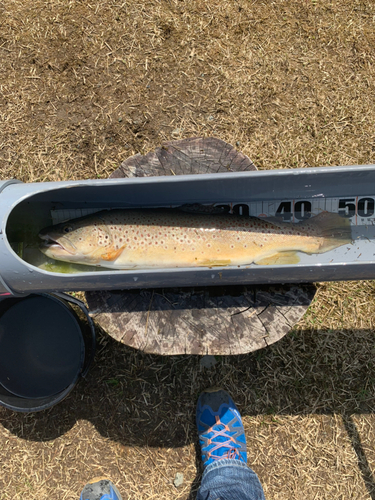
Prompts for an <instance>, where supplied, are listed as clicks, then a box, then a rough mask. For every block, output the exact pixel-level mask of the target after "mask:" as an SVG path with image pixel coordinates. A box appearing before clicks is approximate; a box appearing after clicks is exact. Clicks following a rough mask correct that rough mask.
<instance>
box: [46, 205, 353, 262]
mask: <svg viewBox="0 0 375 500" xmlns="http://www.w3.org/2000/svg"><path fill="white" fill-rule="evenodd" d="M39 236H40V238H41V239H42V240H43V242H42V244H41V246H40V249H41V251H42V252H43V253H44V254H46V255H47V256H48V257H52V258H53V259H56V260H62V261H66V262H71V263H76V264H86V265H90V266H103V267H106V268H112V269H148V268H174V267H213V266H229V265H231V266H242V265H248V264H251V263H255V264H259V265H270V264H295V263H297V262H299V257H298V255H297V254H296V252H304V253H306V254H315V253H324V252H327V251H329V250H332V249H334V248H336V247H339V246H341V245H344V244H347V243H350V242H351V230H350V222H349V220H348V219H344V218H342V217H341V216H339V215H337V214H333V213H329V212H322V213H321V214H319V215H317V216H315V217H312V218H310V219H308V220H306V221H303V222H299V223H296V224H294V223H284V222H279V221H278V220H276V219H272V220H271V219H260V218H257V217H245V216H237V215H223V214H220V215H204V214H196V213H185V212H183V211H180V210H177V209H155V210H150V209H141V210H133V209H124V210H122V209H115V210H106V211H101V212H97V213H95V214H92V215H88V216H85V217H80V218H78V219H72V220H70V221H68V222H65V223H61V224H57V225H54V226H50V227H47V228H45V229H43V230H42V231H41V232H40V234H39Z"/></svg>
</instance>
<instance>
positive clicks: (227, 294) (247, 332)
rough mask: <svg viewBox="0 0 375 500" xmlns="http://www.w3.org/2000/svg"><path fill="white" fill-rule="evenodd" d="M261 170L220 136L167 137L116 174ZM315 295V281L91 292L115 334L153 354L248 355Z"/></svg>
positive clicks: (95, 313) (95, 310)
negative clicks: (167, 138)
mask: <svg viewBox="0 0 375 500" xmlns="http://www.w3.org/2000/svg"><path fill="white" fill-rule="evenodd" d="M247 170H256V167H255V165H254V164H253V163H252V162H251V160H250V159H249V158H248V157H247V156H245V155H244V154H242V153H240V152H238V151H236V150H235V149H234V147H233V146H231V145H230V144H227V143H225V142H224V141H221V140H219V139H215V138H192V139H183V140H180V141H171V142H167V143H165V144H164V145H163V146H162V147H161V148H157V149H156V150H155V152H151V153H148V154H147V155H145V156H142V155H140V154H137V155H135V156H132V157H130V158H128V159H127V160H125V161H124V162H123V163H122V164H121V166H120V167H119V168H118V169H117V170H116V171H115V172H113V174H112V175H111V178H123V177H144V176H158V175H182V174H202V173H220V172H239V171H247ZM314 295H315V287H314V286H313V285H311V284H303V285H302V284H300V285H290V284H288V285H280V286H275V285H272V286H271V285H270V286H267V285H255V286H242V285H241V286H226V287H195V288H173V289H147V290H120V291H96V292H86V299H87V303H88V305H89V309H90V314H91V316H92V317H93V319H94V320H95V321H96V322H97V323H98V324H99V325H100V326H101V327H102V328H103V329H104V330H105V331H106V332H107V333H108V334H109V335H111V336H112V337H113V338H114V339H116V340H118V341H119V342H122V343H124V344H126V345H128V346H131V347H135V348H137V349H141V350H143V351H145V352H148V353H154V354H165V355H176V354H200V355H205V354H213V355H224V354H243V353H247V352H251V351H256V350H257V349H262V348H264V347H267V346H268V345H270V344H273V343H274V342H276V341H277V340H279V339H280V338H282V337H283V336H284V335H286V333H288V331H289V330H290V329H291V328H292V327H293V326H294V325H295V324H296V323H297V322H298V321H299V319H300V318H301V317H302V316H303V314H304V313H305V311H306V309H307V307H308V306H309V305H310V303H311V301H312V299H313V297H314Z"/></svg>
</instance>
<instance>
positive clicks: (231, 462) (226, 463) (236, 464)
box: [202, 458, 251, 479]
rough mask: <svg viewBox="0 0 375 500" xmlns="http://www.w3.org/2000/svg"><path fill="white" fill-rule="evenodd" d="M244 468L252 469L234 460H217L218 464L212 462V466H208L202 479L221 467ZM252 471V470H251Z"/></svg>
mask: <svg viewBox="0 0 375 500" xmlns="http://www.w3.org/2000/svg"><path fill="white" fill-rule="evenodd" d="M227 466H229V467H236V468H237V467H244V468H245V469H250V467H249V466H248V465H247V464H245V463H244V462H242V461H241V460H235V459H233V458H223V459H222V460H217V461H216V462H212V464H210V465H207V467H206V468H205V470H204V472H203V476H202V479H203V478H204V477H205V476H207V474H208V473H209V472H210V471H211V470H213V469H220V468H221V467H227ZM250 470H251V469H250Z"/></svg>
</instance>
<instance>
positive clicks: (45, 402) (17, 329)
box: [0, 293, 95, 412]
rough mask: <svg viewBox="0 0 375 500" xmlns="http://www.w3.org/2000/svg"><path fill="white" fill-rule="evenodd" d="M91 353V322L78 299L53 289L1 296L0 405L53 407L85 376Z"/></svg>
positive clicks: (30, 408) (21, 408) (16, 408)
mask: <svg viewBox="0 0 375 500" xmlns="http://www.w3.org/2000/svg"><path fill="white" fill-rule="evenodd" d="M77 307H78V308H79V310H80V311H82V312H83V313H84V315H85V316H86V318H83V319H81V317H80V316H82V314H81V313H80V312H79V310H78V313H77V312H76V309H77ZM94 352H95V328H94V324H93V321H92V319H91V318H90V316H89V314H88V310H87V308H86V307H85V305H84V304H83V303H82V302H81V301H80V300H77V299H75V298H73V297H70V295H66V294H62V293H56V294H53V295H52V294H33V295H28V296H27V297H22V298H20V297H17V298H9V299H4V300H2V301H0V405H2V406H5V407H6V408H9V409H11V410H14V411H19V412H34V411H40V410H44V409H46V408H50V407H51V406H54V405H55V404H57V403H58V402H60V401H61V400H62V399H64V398H65V396H67V395H68V394H69V392H70V391H71V390H72V389H73V387H74V386H75V384H76V383H77V380H78V378H79V377H82V376H83V377H84V376H85V375H86V373H87V370H88V368H89V366H90V364H91V361H92V359H93V357H94Z"/></svg>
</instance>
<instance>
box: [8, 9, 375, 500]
mask: <svg viewBox="0 0 375 500" xmlns="http://www.w3.org/2000/svg"><path fill="white" fill-rule="evenodd" d="M0 16H1V19H2V22H1V23H0V54H1V75H0V131H1V134H0V176H1V178H2V179H7V178H10V177H16V178H18V179H20V180H23V181H25V182H34V181H35V182H36V181H46V180H49V181H52V180H64V179H84V178H101V177H102V178H103V177H107V176H108V175H109V174H110V173H111V172H112V171H113V170H115V169H116V168H117V167H118V166H119V164H120V163H121V162H122V161H123V160H124V159H125V158H126V157H128V156H129V155H131V154H135V153H137V152H140V153H146V152H148V151H149V150H152V149H154V148H155V147H157V146H160V144H161V143H162V142H163V141H164V140H167V139H178V138H182V137H191V136H201V135H203V136H216V137H219V138H220V139H223V140H225V141H227V142H229V143H231V144H234V145H236V147H237V148H238V149H240V150H241V151H243V152H244V153H245V154H247V155H248V156H249V157H250V158H251V159H252V160H253V161H254V163H255V164H256V165H257V166H258V168H260V169H272V168H280V167H281V168H287V167H305V166H321V165H345V164H367V163H372V162H373V157H374V154H375V153H374V150H375V135H374V130H375V126H374V125H375V123H374V122H375V92H374V86H375V84H374V81H375V79H374V68H375V65H374V63H375V31H374V19H375V4H373V3H372V2H365V1H358V0H350V1H349V0H340V1H338V0H337V1H325V2H323V1H320V0H296V1H289V0H288V1H282V0H279V1H277V2H272V1H257V0H255V1H252V2H249V1H245V0H237V1H236V2H234V1H233V2H219V1H216V0H207V1H204V0H196V1H190V2H185V1H182V0H168V1H167V0H165V1H164V0H162V1H157V0H151V1H150V2H146V3H145V2H137V1H136V0H129V1H127V2H118V3H117V2H115V1H111V0H104V1H99V0H94V1H93V2H91V1H90V2H79V1H70V0H51V1H43V2H42V1H40V0H34V1H33V2H31V1H28V0H23V1H22V2H21V1H18V0H5V1H3V2H2V3H1V5H0ZM374 294H375V288H374V285H373V283H372V282H363V283H348V284H344V285H343V284H334V283H333V284H322V285H319V289H318V294H317V297H316V299H315V301H314V303H313V305H312V306H311V308H310V310H309V312H308V313H307V315H306V317H305V318H304V320H303V321H302V322H301V323H300V325H299V326H298V327H297V328H295V329H294V330H293V332H291V333H290V334H289V335H288V336H287V337H285V338H283V339H282V340H281V341H280V342H278V343H277V344H275V345H274V346H271V347H270V348H269V349H267V350H263V351H260V352H257V353H253V354H249V355H245V356H233V357H222V358H219V359H218V362H217V364H216V365H215V366H214V367H213V368H212V369H210V370H208V371H207V370H204V369H202V368H201V367H200V359H199V358H198V357H194V356H178V357H169V358H167V357H166V358H164V357H160V356H151V355H144V354H142V353H140V352H136V351H133V350H131V349H129V348H126V347H125V346H123V345H119V344H117V343H116V342H115V341H113V340H112V339H110V338H108V336H106V335H105V334H104V333H102V334H101V342H100V348H99V351H98V354H97V357H96V363H95V366H94V367H93V369H92V370H91V372H90V373H89V376H88V378H87V380H86V381H83V382H81V383H80V384H79V385H78V386H77V387H76V389H75V390H74V391H73V393H72V394H71V395H70V396H69V397H68V398H67V399H66V400H65V401H63V402H62V403H61V404H59V405H58V406H56V407H55V408H53V409H51V410H48V411H45V412H42V413H39V414H34V415H20V414H14V413H12V412H10V411H8V410H5V409H0V423H1V425H0V450H1V454H0V499H1V500H10V499H12V500H17V499H21V498H22V499H23V500H29V499H30V500H31V499H35V498H38V499H41V500H43V499H47V498H59V499H61V500H63V499H64V500H65V499H68V500H72V499H76V498H77V497H78V495H79V491H80V489H81V488H82V486H83V485H84V483H85V482H86V480H87V479H89V478H91V477H93V476H98V475H107V474H108V475H110V476H111V477H112V478H113V480H114V481H115V482H116V483H117V484H118V485H119V488H120V491H121V493H122V494H123V496H124V499H126V498H128V499H137V500H138V499H140V500H143V499H144V500H146V499H151V498H159V499H166V500H167V499H168V500H169V499H176V498H179V499H187V498H191V499H192V498H194V497H195V491H196V489H197V486H198V485H199V480H200V475H201V470H200V467H199V462H198V461H197V458H196V457H197V455H196V444H197V443H196V434H195V427H194V407H195V401H196V398H197V396H198V394H199V392H200V391H201V390H202V389H203V388H204V387H206V386H207V385H210V384H216V385H217V384H220V385H222V386H223V387H224V388H226V389H227V390H229V391H230V392H231V393H232V395H233V397H234V399H235V401H236V402H237V403H238V405H239V407H240V409H241V412H242V413H243V415H245V425H246V433H247V438H248V442H249V463H250V464H252V465H253V467H254V469H255V470H256V471H257V473H258V474H259V476H260V478H261V480H262V483H263V484H264V488H265V491H266V497H267V499H275V500H276V499H277V500H279V499H288V500H289V499H296V500H299V499H303V500H310V499H311V500H313V499H314V500H320V499H331V498H335V499H336V498H337V499H340V498H342V499H348V498H353V499H357V498H358V499H374V498H375V483H374V478H373V474H374V467H375V451H374V449H375V435H374V423H375V422H374V414H373V412H374V403H375V394H374V381H375V373H374V365H373V358H374V352H373V344H374V330H373V328H374V325H373V322H374V312H373V303H374ZM177 472H182V473H183V474H184V482H183V485H182V486H181V487H179V488H178V489H176V488H175V486H173V479H174V478H175V475H176V473H177Z"/></svg>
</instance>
